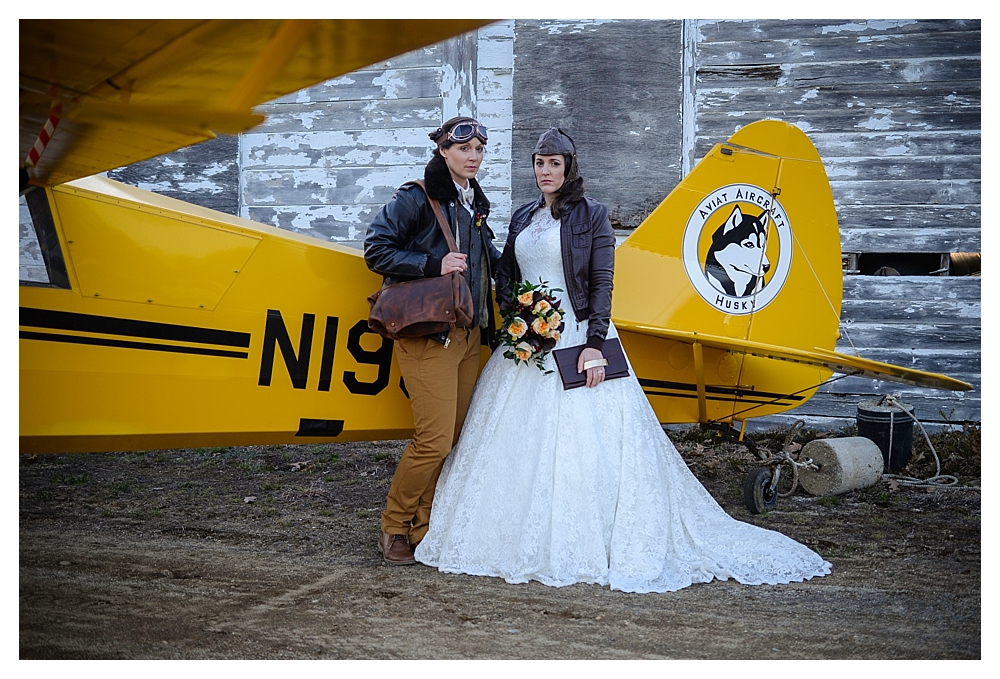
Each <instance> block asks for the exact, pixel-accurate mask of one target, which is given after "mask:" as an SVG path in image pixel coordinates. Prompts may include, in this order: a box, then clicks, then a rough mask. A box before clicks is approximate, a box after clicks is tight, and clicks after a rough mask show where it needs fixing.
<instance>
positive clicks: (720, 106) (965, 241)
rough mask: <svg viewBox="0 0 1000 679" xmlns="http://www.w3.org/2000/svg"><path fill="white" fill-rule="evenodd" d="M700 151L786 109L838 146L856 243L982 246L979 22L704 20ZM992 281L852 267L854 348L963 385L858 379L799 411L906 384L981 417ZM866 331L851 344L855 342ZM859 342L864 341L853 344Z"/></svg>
mask: <svg viewBox="0 0 1000 679" xmlns="http://www.w3.org/2000/svg"><path fill="white" fill-rule="evenodd" d="M686 28H687V29H688V30H689V31H691V33H692V35H693V37H694V39H693V40H691V41H690V43H689V48H690V49H692V50H693V54H692V56H691V59H692V61H693V63H694V65H695V71H696V77H695V81H694V82H695V85H694V87H695V96H694V102H695V111H696V120H695V123H696V134H695V136H694V144H695V148H694V154H695V155H696V156H698V157H700V156H701V155H703V154H704V153H705V152H706V151H707V150H708V149H709V148H711V145H712V144H714V143H716V142H718V141H719V140H720V139H725V138H726V137H728V136H729V135H730V134H732V133H733V132H734V131H735V130H737V129H738V128H739V127H740V126H741V125H743V124H745V123H747V122H752V121H754V120H759V119H761V118H769V117H773V118H780V119H782V120H786V121H789V122H792V123H794V124H796V125H797V126H798V127H799V128H801V129H802V130H803V131H805V132H806V133H807V134H808V135H809V137H810V139H811V140H812V141H813V143H814V144H815V145H816V147H817V148H818V150H819V152H820V154H821V156H822V157H823V160H824V164H825V166H826V170H827V174H828V175H829V178H830V184H831V187H832V189H833V195H834V201H835V203H836V207H837V214H838V218H839V221H840V230H841V243H842V246H841V247H842V250H843V252H844V253H872V252H875V253H911V252H931V253H949V252H978V251H979V250H980V248H981V240H980V214H981V209H980V206H981V157H980V137H981V129H980V128H981V105H980V101H981V65H980V51H981V45H980V23H979V22H978V21H911V20H904V21H844V22H819V21H692V22H688V25H687V27H686ZM980 300H981V289H980V279H979V278H978V277H965V278H958V277H941V276H901V277H868V276H857V275H849V276H846V277H845V280H844V304H843V310H842V314H841V316H842V320H843V323H844V325H843V328H844V330H843V333H842V334H843V335H844V337H843V338H842V340H841V341H840V342H839V343H838V346H837V349H838V351H842V352H845V353H853V352H854V350H855V349H857V351H858V353H860V354H861V355H862V356H865V357H867V358H872V359H875V360H882V361H888V362H892V363H895V364H898V365H905V366H910V367H913V368H917V369H921V370H929V371H934V372H944V373H946V374H948V375H951V376H954V377H957V378H959V379H963V380H965V381H967V382H970V383H972V384H973V385H974V386H975V390H974V391H972V392H967V393H958V394H952V393H950V392H941V391H936V390H925V389H917V388H910V387H906V386H903V385H896V384H892V383H887V382H879V381H874V380H860V379H857V378H845V379H843V380H840V381H838V382H836V383H834V384H831V385H829V386H826V387H824V388H822V390H821V392H820V393H819V394H817V395H816V396H814V397H813V398H812V399H811V400H810V401H809V402H808V403H806V404H805V405H804V406H802V407H801V408H798V409H796V410H793V411H790V412H789V413H788V416H787V417H778V418H766V419H762V420H758V421H756V422H754V426H755V427H757V428H759V427H766V426H773V425H774V424H778V423H784V422H788V421H790V420H793V419H795V418H803V419H805V420H806V421H807V423H809V424H810V425H811V426H816V427H821V428H829V427H835V426H841V425H844V424H849V423H850V422H851V421H853V418H854V416H855V414H856V407H857V403H858V402H859V401H860V400H862V399H863V398H867V397H869V396H870V395H872V394H884V393H892V392H900V393H902V395H903V396H904V400H906V401H907V402H909V403H912V404H913V405H914V406H915V408H916V415H917V417H918V418H920V419H921V420H922V421H931V422H935V421H936V422H944V421H946V420H949V419H950V420H956V421H957V420H979V419H980V417H981V414H980V413H981V411H980V404H981V402H980V387H981V376H980V355H981V354H980V328H981V301H980ZM848 338H850V339H848ZM852 341H853V344H852Z"/></svg>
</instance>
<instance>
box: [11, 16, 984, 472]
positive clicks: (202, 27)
mask: <svg viewBox="0 0 1000 679" xmlns="http://www.w3.org/2000/svg"><path fill="white" fill-rule="evenodd" d="M486 23H488V22H483V21H436V20H435V21H390V20H384V21H383V20H378V21H354V20H324V21H263V20H261V21H246V20H234V21H156V20H149V21H145V20H129V21H21V22H20V117H21V123H20V158H19V167H20V170H21V180H22V186H21V189H22V194H23V195H24V197H25V200H26V203H27V205H28V208H29V210H30V213H31V218H32V221H33V224H34V227H35V230H36V233H37V234H38V236H39V244H40V247H41V250H42V254H43V257H44V259H45V263H46V268H47V271H48V274H49V281H50V282H49V283H48V284H44V285H33V284H25V283H22V284H21V287H20V452H22V453H44V452H97V451H116V450H149V449H163V448H179V447H198V446H217V445H255V444H285V443H302V442H329V441H354V440H380V439H398V438H407V437H409V436H410V435H411V433H412V416H411V411H410V407H409V404H408V402H407V395H406V392H405V385H404V384H403V383H402V381H401V379H400V374H399V369H398V367H397V366H396V364H395V363H394V362H393V359H392V344H391V342H390V341H389V340H385V339H383V338H381V337H380V336H378V335H376V334H374V333H373V332H371V331H370V330H369V328H368V324H367V318H368V305H367V302H366V298H367V296H368V295H369V294H370V293H371V292H373V291H374V290H376V289H377V288H378V287H379V286H380V284H381V278H380V277H378V276H376V275H375V274H373V273H371V272H370V271H369V270H368V269H367V267H366V266H365V263H364V260H363V258H362V255H361V253H360V252H359V251H358V250H356V249H352V248H347V247H342V246H338V245H334V244H330V243H327V242H325V241H321V240H318V239H314V238H310V237H307V236H302V235H298V234H295V233H292V232H289V231H286V230H282V229H277V228H273V227H269V226H266V225H263V224H259V223H256V222H252V221H249V220H246V219H240V218H237V217H232V216H229V215H226V214H223V213H219V212H215V211H212V210H208V209H204V208H201V207H198V206H194V205H191V204H188V203H185V202H182V201H178V200H174V199H170V198H166V197H163V196H159V195H157V194H154V193H150V192H148V191H143V190H140V189H137V188H134V187H131V186H127V185H124V184H121V183H118V182H114V181H111V180H109V179H106V178H102V177H99V176H94V175H96V174H97V173H100V172H102V171H105V170H108V169H112V168H115V167H120V166H122V165H126V164H129V163H133V162H137V161H140V160H143V159H146V158H150V157H153V156H156V155H159V154H163V153H167V152H170V151H173V150H176V149H178V148H181V147H184V146H188V145H190V144H193V143H197V142H199V141H203V140H205V139H209V138H211V137H212V136H214V134H213V132H226V133H235V132H239V131H242V130H246V129H249V128H250V127H252V126H254V125H256V124H258V123H259V122H260V121H261V117H260V116H259V115H257V114H255V113H254V112H253V107H254V106H255V105H258V104H260V103H263V102H265V101H269V100H272V99H275V98H277V97H279V96H283V95H286V94H289V93H291V92H295V91H297V90H299V89H301V88H304V87H307V86H310V85H313V84H316V83H319V82H322V81H325V80H328V79H330V78H333V77H336V76H338V75H342V74H344V73H347V72H350V71H352V70H355V69H357V68H360V67H362V66H365V65H368V64H371V63H375V62H378V61H381V60H384V59H387V58H389V57H392V56H394V55H396V54H400V53H403V52H407V51H410V50H413V49H416V48H418V47H420V46H422V45H427V44H432V43H436V42H438V41H441V40H444V39H446V38H448V37H450V36H453V35H457V34H460V33H463V32H466V31H469V30H473V29H475V28H477V27H479V26H481V25H484V24H486ZM617 252H618V254H617V260H616V274H615V295H614V308H613V319H614V322H615V324H616V325H617V326H618V328H619V329H620V331H621V336H622V341H623V344H624V346H625V348H626V350H627V352H628V354H629V357H630V360H631V362H632V365H633V368H634V370H635V372H636V374H637V376H638V378H639V379H640V381H641V383H642V384H643V387H644V389H645V390H646V393H647V394H648V395H649V399H650V402H651V403H652V405H653V407H654V409H655V411H656V413H657V415H658V417H659V419H660V420H661V421H662V422H663V423H697V422H701V423H712V422H718V423H725V424H726V425H728V426H734V427H741V424H742V423H743V422H745V421H746V420H747V419H749V418H751V417H758V416H762V415H770V414H774V413H778V412H782V411H785V410H788V409H790V408H794V407H795V406H798V405H801V404H802V403H804V402H805V401H806V400H807V399H808V398H809V397H810V396H812V394H813V393H814V392H815V391H816V389H817V387H818V386H819V385H820V384H821V383H823V382H824V381H825V380H826V379H828V378H830V376H831V375H832V374H833V373H834V372H836V373H842V374H859V375H864V376H868V377H876V378H880V379H886V380H894V381H899V382H906V383H910V384H916V385H921V386H930V387H935V388H939V389H950V390H962V389H970V388H971V386H970V385H968V384H966V383H964V382H960V381H957V380H954V379H951V378H948V377H946V376H944V375H938V374H932V373H925V372H921V371H916V370H911V369H907V368H902V367H897V366H892V365H888V364H885V363H878V362H875V361H870V360H866V359H863V358H859V357H856V356H848V355H844V354H840V353H837V352H835V351H833V349H834V346H835V344H836V341H837V338H838V328H839V314H840V303H841V294H842V287H843V282H842V274H841V259H840V238H839V233H838V227H837V218H836V212H835V210H834V205H833V199H832V195H831V192H830V186H829V183H828V181H827V178H826V174H825V171H824V169H823V164H822V162H821V160H820V157H819V155H818V154H817V152H816V150H815V148H814V147H813V146H812V144H811V143H810V141H809V140H808V138H807V137H806V136H805V135H804V134H803V133H802V132H801V131H799V130H798V129H797V128H795V127H794V126H791V125H788V124H786V123H783V122H780V121H772V120H768V121H761V122H757V123H754V124H751V125H748V126H746V127H744V128H743V129H741V130H740V131H739V132H737V133H736V134H735V135H733V137H732V138H730V139H729V140H728V141H725V142H723V143H720V144H718V145H716V146H715V148H713V149H712V151H711V152H709V153H708V154H707V155H706V156H705V158H704V159H703V160H702V161H701V162H700V163H699V164H698V166H697V167H696V168H695V169H694V170H693V171H692V172H691V173H690V174H689V175H688V176H687V177H686V178H685V179H684V180H683V181H682V182H681V184H679V185H678V186H677V188H676V189H675V190H674V191H672V192H671V193H670V195H669V196H667V197H666V199H665V200H664V201H663V203H662V204H661V205H660V206H659V207H658V208H657V209H656V210H655V211H654V212H653V213H652V214H651V215H650V216H649V218H648V219H646V221H645V222H643V224H642V225H641V226H639V227H638V228H637V229H636V230H635V232H634V233H633V234H632V235H631V236H630V237H629V238H628V239H627V240H626V241H625V242H624V243H623V244H622V245H621V246H620V247H619V249H618V251H617ZM487 353H488V352H486V351H485V350H484V360H485V358H486V357H487Z"/></svg>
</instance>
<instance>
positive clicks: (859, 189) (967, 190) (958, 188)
mask: <svg viewBox="0 0 1000 679" xmlns="http://www.w3.org/2000/svg"><path fill="white" fill-rule="evenodd" d="M830 188H831V189H832V190H833V201H834V203H835V204H836V205H837V207H838V208H839V207H840V206H841V205H851V204H854V205H906V204H911V205H934V204H937V205H978V204H979V203H980V200H981V196H980V182H979V180H973V179H955V180H949V181H935V180H912V181H897V180H894V179H886V180H877V181H831V182H830Z"/></svg>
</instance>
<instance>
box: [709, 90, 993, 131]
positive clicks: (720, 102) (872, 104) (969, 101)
mask: <svg viewBox="0 0 1000 679" xmlns="http://www.w3.org/2000/svg"><path fill="white" fill-rule="evenodd" d="M696 103H697V106H698V110H699V112H700V113H702V114H703V115H708V114H710V113H711V112H712V111H714V110H719V111H745V112H748V115H749V114H750V113H754V112H756V113H761V112H763V113H767V114H769V115H770V114H774V113H781V112H785V111H790V112H798V113H801V114H815V113H819V112H828V111H831V110H838V109H845V110H862V111H874V110H877V109H883V108H885V109H890V110H893V111H895V110H905V109H908V108H912V107H914V106H920V107H921V109H927V110H930V111H936V112H942V111H943V112H947V111H966V110H971V111H979V110H980V109H981V108H982V91H981V88H980V83H979V82H978V81H971V82H970V81H960V82H943V83H927V84H919V85H907V84H897V85H894V86H893V87H889V88H887V87H885V86H884V85H874V84H872V85H869V84H866V83H862V84H858V85H849V86H848V85H841V84H839V83H834V84H831V85H823V86H821V87H744V88H739V89H733V88H717V87H699V88H698V92H697V97H696ZM977 127H978V126H977Z"/></svg>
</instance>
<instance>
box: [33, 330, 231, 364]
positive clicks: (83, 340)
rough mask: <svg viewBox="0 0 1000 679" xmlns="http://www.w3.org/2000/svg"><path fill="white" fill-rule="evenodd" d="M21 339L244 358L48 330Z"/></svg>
mask: <svg viewBox="0 0 1000 679" xmlns="http://www.w3.org/2000/svg"><path fill="white" fill-rule="evenodd" d="M20 338H21V339H29V340H41V341H42V342H65V343H67V344H91V345H94V346H99V347H118V348H121V349H145V350H146V351H167V352H170V353H174V354H198V355H199V356H222V357H224V358H246V357H247V355H248V354H247V352H245V351H229V350H228V349H209V348H208V347H184V346H180V345H179V344H155V343H153V342H132V341H129V340H116V339H107V338H105V337H85V336H83V335H59V334H56V333H49V332H31V331H30V330H22V331H21V333H20Z"/></svg>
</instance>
